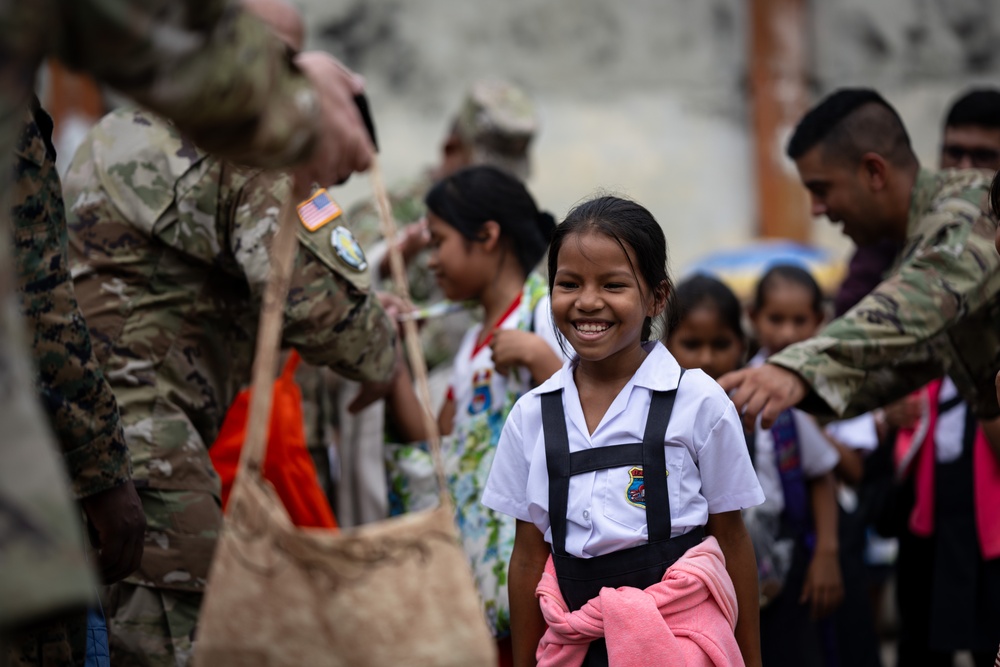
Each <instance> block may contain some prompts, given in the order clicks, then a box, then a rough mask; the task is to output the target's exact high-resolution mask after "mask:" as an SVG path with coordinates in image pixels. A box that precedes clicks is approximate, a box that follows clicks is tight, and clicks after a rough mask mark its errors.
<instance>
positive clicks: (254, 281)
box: [65, 109, 395, 665]
mask: <svg viewBox="0 0 1000 667" xmlns="http://www.w3.org/2000/svg"><path fill="white" fill-rule="evenodd" d="M65 188H66V196H67V201H68V202H69V208H70V214H69V220H70V249H71V257H72V268H73V275H74V279H75V282H76V289H77V294H78V297H79V299H80V306H81V308H82V310H83V312H84V314H85V316H86V317H87V323H88V326H89V327H90V329H91V332H92V334H93V337H94V341H95V347H96V351H97V357H98V359H99V360H100V361H101V363H102V365H103V367H104V371H105V374H106V375H107V377H108V379H109V381H110V382H111V386H112V388H113V389H114V391H115V395H116V396H117V398H118V401H119V405H120V406H121V410H122V421H123V424H124V428H125V437H126V440H127V442H128V446H129V450H130V452H131V454H132V464H133V468H134V473H133V474H134V478H135V479H136V480H137V481H136V484H137V486H138V487H139V494H140V497H141V498H142V501H143V508H144V509H145V511H146V517H147V521H148V524H149V526H148V530H147V535H146V545H145V554H144V556H143V560H142V565H141V566H140V568H139V571H138V572H137V573H136V574H135V575H134V576H132V577H129V578H128V579H127V580H126V582H125V583H123V584H119V585H118V586H115V587H114V590H113V591H112V594H111V602H110V610H109V613H110V615H111V618H110V623H111V625H110V631H111V640H112V655H113V657H114V658H115V659H117V660H121V659H123V658H127V659H128V661H129V664H156V665H159V664H174V660H177V662H178V663H182V662H183V659H184V658H185V657H186V656H187V655H189V653H190V650H191V633H192V631H193V629H194V624H195V621H196V619H197V612H198V608H199V606H200V602H201V596H202V592H203V590H204V586H205V580H206V577H207V575H208V568H209V563H210V561H211V555H212V552H213V549H214V547H215V542H216V535H217V531H218V530H219V528H220V526H221V512H220V509H219V494H220V489H219V481H218V477H217V476H216V475H215V472H214V470H213V469H212V465H211V462H210V460H209V458H208V446H209V445H210V444H211V443H212V442H213V441H214V440H215V437H216V435H217V434H218V429H219V427H220V425H221V424H222V420H223V417H224V415H225V412H226V410H227V408H228V407H229V405H230V403H231V402H232V400H233V398H234V397H235V396H236V393H237V392H238V391H239V389H241V388H242V387H243V386H244V385H246V384H247V383H248V382H249V379H250V366H251V361H252V358H253V351H254V343H255V340H256V331H257V321H258V318H259V315H260V304H261V298H262V295H263V290H264V286H265V284H266V282H267V276H268V271H269V267H270V262H269V258H268V252H267V249H268V247H269V245H270V241H271V239H272V237H273V235H274V233H275V231H276V230H277V225H278V214H279V211H280V209H281V206H282V204H283V203H284V202H285V201H286V200H288V199H289V197H290V196H291V192H290V183H289V179H288V178H287V177H282V176H278V175H276V174H274V173H273V172H263V171H260V170H254V169H247V168H241V167H236V166H234V165H232V164H230V163H226V162H223V161H220V160H218V159H215V158H211V157H209V156H208V155H206V154H205V153H204V152H202V151H200V150H198V149H197V148H196V147H195V146H194V145H193V144H192V143H191V142H190V141H188V140H186V139H184V138H183V137H181V136H180V135H179V134H178V133H177V131H176V130H175V129H174V128H173V127H172V126H171V125H169V124H168V123H166V122H164V121H163V120H161V119H159V118H157V117H156V116H154V115H152V114H150V113H147V112H144V111H140V110H134V109H133V110H129V109H123V110H118V111H115V112H113V113H111V114H109V115H108V116H106V117H105V118H104V119H102V120H101V121H100V122H99V123H98V124H97V125H96V126H95V127H94V128H92V130H91V131H90V132H89V133H88V135H87V137H86V139H85V141H84V142H83V144H82V145H81V147H80V149H79V150H78V152H77V154H76V156H75V157H74V160H73V163H72V166H71V167H70V170H69V173H68V174H67V176H66V186H65ZM337 226H338V222H336V221H335V222H331V223H327V224H325V225H323V226H321V227H319V228H317V229H316V230H315V231H309V230H308V229H306V227H305V226H304V225H303V226H301V227H300V229H299V240H300V242H301V247H300V249H299V253H298V259H297V261H296V265H295V268H294V272H293V275H292V282H291V288H290V292H289V297H288V302H287V306H286V309H285V324H284V334H283V342H284V343H285V344H286V345H292V346H294V347H295V348H297V349H298V350H299V352H300V353H301V354H302V356H303V358H304V359H306V360H308V361H309V362H310V363H313V364H317V365H324V366H329V367H330V368H333V369H335V370H336V371H337V372H338V373H340V374H342V375H344V376H346V377H350V378H353V379H359V380H383V379H386V378H387V376H388V375H389V373H390V371H391V370H392V368H393V363H394V359H395V348H394V329H393V325H392V323H391V322H389V320H388V319H387V318H386V316H385V313H384V312H383V310H382V309H381V307H380V306H379V303H378V300H377V299H376V298H375V297H374V295H373V294H371V292H370V291H369V275H368V273H367V271H366V270H365V268H366V267H365V266H363V265H358V263H357V262H355V263H353V264H352V262H351V261H349V260H348V259H344V258H343V257H342V255H341V254H338V249H339V246H337V245H335V243H333V242H332V241H331V238H335V237H332V235H331V232H332V231H333V230H334V228H336V227H337ZM164 612H166V617H165V618H164ZM164 621H166V623H164ZM143 654H145V656H146V657H147V658H148V662H144V661H141V660H140V656H141V655H143Z"/></svg>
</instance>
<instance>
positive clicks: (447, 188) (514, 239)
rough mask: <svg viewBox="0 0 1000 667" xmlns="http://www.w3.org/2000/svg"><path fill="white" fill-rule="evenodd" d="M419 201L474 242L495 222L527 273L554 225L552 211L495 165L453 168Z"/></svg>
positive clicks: (538, 255)
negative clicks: (453, 171) (537, 202)
mask: <svg viewBox="0 0 1000 667" xmlns="http://www.w3.org/2000/svg"><path fill="white" fill-rule="evenodd" d="M424 202H425V203H426V204H427V208H428V209H429V210H430V211H431V213H433V214H434V215H436V216H437V217H439V218H441V219H442V220H444V221H445V222H446V223H448V224H449V225H451V226H452V227H454V228H455V229H456V230H458V231H459V233H461V234H462V236H464V237H465V238H466V239H467V240H468V241H469V242H473V241H476V240H479V238H480V233H481V229H482V226H483V225H484V224H485V223H486V222H488V221H490V220H493V221H494V222H496V223H497V224H498V225H500V232H501V238H503V239H504V242H505V243H506V247H507V248H509V249H510V250H512V251H513V252H514V254H515V255H516V256H517V261H518V264H520V265H521V268H522V269H523V271H524V275H526V276H527V275H528V274H529V273H531V271H532V270H533V269H534V268H535V265H536V264H538V262H539V261H540V260H541V259H542V256H543V255H544V254H545V249H546V248H547V247H548V245H549V238H551V236H552V232H553V231H554V230H555V226H556V221H555V219H554V218H553V217H552V216H551V215H549V214H548V213H545V212H544V211H540V210H538V205H537V204H535V200H534V199H533V198H532V196H531V194H530V193H529V192H528V189H527V188H525V187H524V184H523V183H521V181H519V180H517V179H516V178H514V177H513V176H511V175H509V174H507V173H505V172H503V171H501V170H499V169H497V168H496V167H489V166H485V165H480V166H475V167H468V168H466V169H461V170H459V171H456V172H455V173H454V174H451V175H450V176H446V177H445V178H443V179H441V180H440V181H438V182H437V183H435V184H434V187H432V188H431V189H430V192H428V193H427V196H426V197H425V198H424Z"/></svg>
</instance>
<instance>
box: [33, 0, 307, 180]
mask: <svg viewBox="0 0 1000 667" xmlns="http://www.w3.org/2000/svg"><path fill="white" fill-rule="evenodd" d="M50 2H53V3H55V4H56V5H57V11H58V16H59V18H60V19H61V20H60V29H61V30H62V31H63V36H64V37H65V38H63V39H57V40H55V41H54V47H55V53H56V55H57V56H58V57H59V58H60V59H61V60H63V61H64V62H65V63H67V64H68V65H69V66H71V67H74V68H80V69H87V70H88V71H90V72H91V73H92V74H93V75H94V76H96V77H97V78H98V79H100V80H102V81H104V82H105V83H107V84H109V85H111V86H113V87H114V88H116V89H118V90H120V91H121V92H123V93H125V94H127V95H129V96H130V97H132V98H134V99H135V100H137V101H138V102H140V103H142V104H143V105H145V106H147V107H149V108H150V109H152V110H154V111H156V112H158V113H160V114H163V115H165V116H167V117H168V118H170V119H171V120H173V121H174V122H175V123H176V124H177V126H178V127H179V128H180V129H181V130H182V131H183V132H184V133H185V134H187V135H188V136H190V137H191V138H192V139H193V140H194V141H195V142H196V143H198V144H199V145H201V146H202V147H203V148H205V149H206V150H207V151H209V152H211V153H214V154H217V155H219V156H221V157H225V158H227V159H229V160H233V161H237V162H240V163H244V164H252V165H254V166H261V167H282V166H288V165H291V164H295V163H297V162H300V161H302V160H304V159H305V157H306V156H307V155H308V153H309V151H310V150H311V148H312V145H313V139H314V138H315V135H316V132H317V131H318V124H319V104H318V101H317V98H316V95H315V92H314V91H313V88H312V86H311V85H310V83H309V82H308V80H307V79H306V77H305V76H304V75H303V74H302V73H301V72H300V71H299V70H298V69H297V68H296V67H295V66H294V64H293V62H292V59H291V57H290V54H289V52H288V49H287V47H286V46H285V44H284V43H283V42H282V41H281V40H280V39H278V38H277V37H276V36H275V35H273V34H272V33H271V31H269V30H268V29H266V28H265V27H264V25H263V24H262V23H261V22H260V21H258V20H257V19H256V18H255V17H252V16H250V15H249V14H247V13H246V12H244V11H242V10H241V9H240V7H239V4H238V3H236V2H231V1H229V2H227V0H183V1H177V0H144V1H143V2H137V1H136V0H104V1H102V2H97V1H96V0H88V1H85V2H82V1H81V0H50ZM17 4H21V5H25V6H26V8H25V9H24V10H23V11H25V12H28V13H31V12H34V14H33V15H31V16H29V17H27V18H26V19H25V20H26V21H33V22H34V23H38V22H40V21H41V22H45V23H49V22H50V19H51V17H50V15H49V14H48V13H47V12H45V11H43V10H42V9H39V8H37V7H36V6H35V4H34V3H17ZM29 5H30V7H27V6H29ZM51 32H52V31H51V29H48V30H46V32H45V33H43V34H51ZM70 37H71V38H70Z"/></svg>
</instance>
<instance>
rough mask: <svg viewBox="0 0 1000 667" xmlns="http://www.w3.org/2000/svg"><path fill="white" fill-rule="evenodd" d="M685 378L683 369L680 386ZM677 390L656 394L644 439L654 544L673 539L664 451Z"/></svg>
mask: <svg viewBox="0 0 1000 667" xmlns="http://www.w3.org/2000/svg"><path fill="white" fill-rule="evenodd" d="M683 376H684V369H681V374H680V377H678V378H677V384H678V386H680V378H681V377H683ZM676 398H677V389H673V390H672V391H654V392H653V397H652V399H651V401H650V404H649V415H648V416H647V417H646V431H645V433H644V434H643V436H642V459H643V460H642V477H643V484H644V485H645V499H646V526H647V527H648V530H649V541H650V542H661V541H664V540H669V539H670V529H671V524H670V494H669V493H668V492H667V458H666V453H665V450H664V447H665V442H664V439H665V436H666V433H667V424H669V423H670V414H671V413H672V412H673V411H674V399H676Z"/></svg>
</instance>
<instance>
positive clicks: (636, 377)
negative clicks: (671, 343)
mask: <svg viewBox="0 0 1000 667" xmlns="http://www.w3.org/2000/svg"><path fill="white" fill-rule="evenodd" d="M643 347H644V348H645V349H646V352H648V354H647V355H646V358H645V359H643V360H642V364H640V365H639V368H638V369H637V370H636V372H635V374H633V375H632V378H631V379H630V380H629V381H628V383H627V384H626V386H628V385H633V386H637V387H644V388H646V389H649V390H651V391H669V390H671V389H676V388H677V384H678V382H679V381H680V377H681V366H680V364H678V363H677V360H676V359H674V355H672V354H670V351H669V350H668V349H667V348H666V346H664V345H663V343H661V342H660V341H650V342H648V343H644V344H643ZM575 366H576V358H575V357H574V358H573V359H571V360H569V361H567V362H566V363H564V364H563V367H562V368H561V369H559V372H557V373H555V374H554V375H553V376H552V377H550V378H549V379H548V380H546V381H545V382H543V383H542V384H540V385H539V386H538V387H536V388H535V390H534V393H537V394H544V393H546V392H550V391H556V390H558V389H565V388H566V386H567V385H568V384H572V383H573V368H574V367H575Z"/></svg>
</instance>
